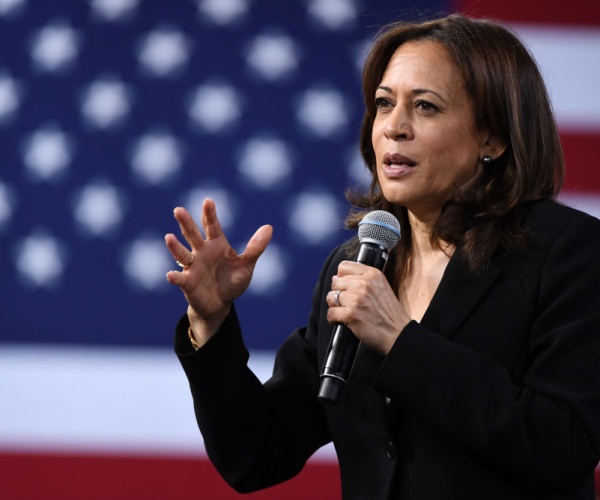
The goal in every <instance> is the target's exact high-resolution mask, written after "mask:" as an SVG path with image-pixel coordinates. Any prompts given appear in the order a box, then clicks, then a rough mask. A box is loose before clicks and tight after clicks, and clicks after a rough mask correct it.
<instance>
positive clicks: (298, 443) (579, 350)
mask: <svg viewBox="0 0 600 500" xmlns="http://www.w3.org/2000/svg"><path fill="white" fill-rule="evenodd" d="M525 221H526V224H527V226H528V227H529V228H530V230H531V234H532V235H533V237H532V241H531V244H530V246H529V247H528V249H527V250H526V251H525V252H523V253H521V254H518V255H508V254H502V255H500V254H498V255H496V256H495V257H494V258H493V259H492V262H491V264H490V265H489V266H487V267H486V269H485V270H482V271H479V272H477V273H469V272H468V271H467V270H466V267H465V266H464V265H463V263H462V262H461V260H460V258H459V256H458V252H456V253H455V254H454V256H453V257H452V259H451V260H450V262H449V264H448V266H447V268H446V271H445V273H444V276H443V278H442V280H441V282H440V284H439V287H438V289H437V291H436V293H435V295H434V297H433V299H432V301H431V304H430V306H429V308H428V309H427V311H426V313H425V315H424V317H423V319H422V321H421V322H420V323H417V322H415V321H412V322H411V323H409V324H408V326H407V327H406V328H405V329H404V330H403V331H402V332H401V334H400V336H399V337H398V339H397V341H396V343H395V344H394V346H393V348H392V350H391V351H390V353H389V354H388V355H387V356H386V357H385V358H384V357H383V356H381V355H379V354H376V353H375V352H373V351H371V350H370V349H368V348H365V347H364V346H361V348H360V349H359V353H358V356H357V360H356V364H355V366H354V369H353V372H352V375H351V377H350V380H349V383H348V385H347V387H345V390H344V391H343V393H342V395H341V397H340V400H339V402H338V404H337V405H335V406H323V405H321V404H319V403H318V402H317V399H316V395H317V392H318V387H319V372H320V367H321V364H322V362H323V359H324V357H325V353H326V350H327V346H328V342H329V337H330V335H331V332H332V326H331V325H330V324H328V323H327V320H326V312H327V304H326V302H325V297H326V294H327V292H328V291H329V286H330V283H331V278H332V276H333V275H334V274H336V272H337V266H338V264H339V262H341V261H342V260H344V259H345V258H347V257H346V254H345V252H344V251H343V247H338V248H337V249H335V250H334V251H333V252H332V254H331V255H330V256H329V258H328V259H327V261H326V262H325V264H324V267H323V270H322V272H321V275H320V277H319V280H318V283H317V285H316V287H315V291H314V294H313V307H312V311H311V313H310V316H309V321H308V325H307V326H306V327H303V328H299V329H297V330H296V331H294V332H293V333H292V334H291V335H290V336H289V337H288V338H287V340H286V341H285V342H284V343H283V345H282V346H281V348H280V349H279V350H278V353H277V357H276V362H275V368H274V373H273V377H272V378H271V379H270V380H269V381H267V382H266V383H265V384H264V386H263V385H262V384H261V383H260V382H259V381H258V379H257V378H256V377H255V376H254V375H253V374H252V373H251V372H250V370H249V369H248V368H247V365H246V363H247V360H248V352H247V349H246V347H245V346H244V343H243V340H242V335H241V329H240V326H239V324H238V319H237V316H236V314H235V310H233V309H232V312H231V314H230V315H229V316H228V318H227V319H226V321H225V323H224V324H223V326H222V328H221V329H220V330H219V331H218V332H217V333H216V334H215V335H214V336H213V337H212V338H211V339H210V340H209V341H208V342H207V343H206V344H205V345H204V346H203V347H202V348H201V349H200V350H198V351H193V350H192V349H191V346H190V342H189V339H188V338H187V327H188V322H187V317H186V316H184V317H183V318H182V319H181V320H180V322H179V324H178V326H177V332H176V337H175V350H176V352H177V354H178V356H179V359H180V361H181V364H182V366H183V368H184V370H185V372H186V374H187V377H188V379H189V382H190V387H191V391H192V395H193V398H194V406H195V411H196V416H197V420H198V424H199V426H200V430H201V431H202V434H203V436H204V440H205V445H206V449H207V453H208V455H209V457H210V459H211V460H212V461H213V463H214V464H215V466H216V468H217V469H218V470H219V472H220V473H221V474H222V475H223V477H224V478H225V479H226V480H227V481H228V482H229V483H230V484H231V485H232V486H233V487H235V488H236V489H238V490H239V491H253V490H256V489H260V488H264V487H266V486H269V485H272V484H275V483H278V482H281V481H284V480H286V479H288V478H290V477H292V476H293V475H295V474H297V473H298V472H299V471H300V470H301V469H302V467H303V465H304V463H305V461H306V460H307V459H308V458H309V457H310V456H311V454H312V453H314V452H315V451H316V450H317V449H318V448H319V447H321V446H322V445H324V444H326V443H328V442H330V441H331V440H333V442H334V445H335V448H336V452H337V454H338V459H339V462H340V471H341V476H342V491H343V496H344V498H345V499H361V500H362V499H370V500H375V499H385V498H398V499H411V500H429V499H432V500H434V499H435V500H437V499H444V500H453V499H457V500H465V499H486V500H490V499H502V500H506V499H510V500H518V499H572V500H575V499H577V500H579V499H588V500H593V499H594V479H593V477H594V467H595V465H596V463H597V462H598V460H599V458H600V265H598V262H597V259H599V258H600V221H599V220H598V219H595V218H594V217H591V216H589V215H586V214H583V213H582V212H578V211H576V210H574V209H570V208H567V207H564V206H561V205H559V204H557V203H554V202H549V201H548V202H540V203H537V204H535V205H533V206H532V207H531V208H530V209H529V211H528V213H527V214H526V216H525ZM274 327H275V326H274ZM386 398H388V399H389V404H388V403H387V399H386ZM315 491H318V485H315Z"/></svg>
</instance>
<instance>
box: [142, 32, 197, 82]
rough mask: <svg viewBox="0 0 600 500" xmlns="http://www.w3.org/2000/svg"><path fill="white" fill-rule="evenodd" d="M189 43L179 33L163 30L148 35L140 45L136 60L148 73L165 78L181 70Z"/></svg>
mask: <svg viewBox="0 0 600 500" xmlns="http://www.w3.org/2000/svg"><path fill="white" fill-rule="evenodd" d="M189 51H190V42H189V41H188V39H187V38H186V37H185V36H184V35H183V34H182V33H180V32H179V31H176V30H174V29H170V28H163V29H158V30H155V31H152V32H151V33H149V34H148V35H147V36H146V38H145V39H144V41H143V42H142V43H141V48H140V50H139V54H138V58H139V62H140V64H141V66H142V68H144V69H145V70H146V71H147V72H148V73H150V74H151V75H153V76H156V77H165V76H169V75H173V74H175V73H176V72H177V71H179V70H181V68H182V66H183V65H184V64H185V63H186V62H187V61H188V58H189Z"/></svg>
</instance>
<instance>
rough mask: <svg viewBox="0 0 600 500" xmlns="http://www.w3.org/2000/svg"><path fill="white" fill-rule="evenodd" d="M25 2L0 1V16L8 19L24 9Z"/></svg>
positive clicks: (13, 0) (14, 0)
mask: <svg viewBox="0 0 600 500" xmlns="http://www.w3.org/2000/svg"><path fill="white" fill-rule="evenodd" d="M26 3H27V2H26V0H0V16H6V17H9V16H11V15H14V14H17V13H18V12H19V11H21V9H23V7H25V4H26Z"/></svg>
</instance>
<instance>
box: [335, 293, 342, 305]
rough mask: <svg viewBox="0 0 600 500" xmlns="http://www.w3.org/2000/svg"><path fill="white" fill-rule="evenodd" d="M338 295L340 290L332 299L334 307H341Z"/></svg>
mask: <svg viewBox="0 0 600 500" xmlns="http://www.w3.org/2000/svg"><path fill="white" fill-rule="evenodd" d="M340 293H342V291H341V290H336V291H335V297H334V298H333V302H334V304H335V305H336V306H341V305H342V304H340Z"/></svg>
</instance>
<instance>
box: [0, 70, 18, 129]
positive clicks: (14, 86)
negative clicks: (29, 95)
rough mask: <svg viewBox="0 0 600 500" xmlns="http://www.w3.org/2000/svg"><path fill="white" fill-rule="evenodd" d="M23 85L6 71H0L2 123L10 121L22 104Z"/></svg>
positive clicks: (0, 120) (0, 113)
mask: <svg viewBox="0 0 600 500" xmlns="http://www.w3.org/2000/svg"><path fill="white" fill-rule="evenodd" d="M20 94H21V86H20V85H19V83H18V82H17V81H16V80H14V79H13V78H11V77H10V76H9V75H7V74H6V73H4V72H2V73H0V123H2V122H6V121H8V120H9V119H10V118H11V116H12V115H13V114H14V113H15V111H16V110H17V109H18V108H19V104H20Z"/></svg>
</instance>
